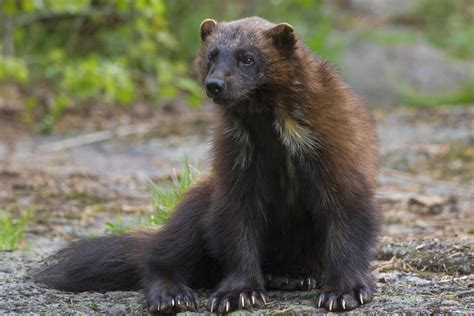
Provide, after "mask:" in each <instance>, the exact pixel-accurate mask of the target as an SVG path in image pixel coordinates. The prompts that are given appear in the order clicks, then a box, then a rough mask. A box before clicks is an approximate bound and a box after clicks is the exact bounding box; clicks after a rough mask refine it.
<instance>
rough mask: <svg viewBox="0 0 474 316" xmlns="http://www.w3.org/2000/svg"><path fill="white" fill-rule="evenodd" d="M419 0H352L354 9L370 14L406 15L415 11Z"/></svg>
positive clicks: (351, 6) (351, 4)
mask: <svg viewBox="0 0 474 316" xmlns="http://www.w3.org/2000/svg"><path fill="white" fill-rule="evenodd" d="M419 3H420V1H419V0H350V1H349V6H350V8H351V9H353V10H354V11H358V12H360V13H365V14H370V15H383V16H387V15H391V16H393V15H404V14H409V13H411V12H413V10H414V9H415V8H416V6H417V5H418V4H419Z"/></svg>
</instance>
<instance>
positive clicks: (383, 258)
mask: <svg viewBox="0 0 474 316" xmlns="http://www.w3.org/2000/svg"><path fill="white" fill-rule="evenodd" d="M472 109H473V108H472V107H466V108H455V109H453V108H449V109H443V108H440V109H429V110H426V109H421V110H410V109H404V110H397V111H386V110H383V111H376V112H375V114H376V117H377V120H378V122H379V134H380V138H381V147H382V152H383V161H384V168H383V170H382V174H381V179H380V180H381V184H382V186H381V189H380V193H379V202H380V207H381V208H382V210H383V212H384V215H385V228H384V231H383V234H382V235H383V236H382V238H381V244H380V246H379V248H378V249H377V252H376V256H375V260H374V262H373V267H374V275H375V277H376V280H377V282H378V285H379V290H378V294H377V296H376V298H375V300H374V302H372V303H371V304H368V305H366V306H364V307H362V308H360V309H357V310H356V311H355V312H354V313H360V312H377V313H380V312H390V313H394V312H398V313H409V314H415V313H420V314H433V313H464V314H473V313H474V274H473V271H474V267H473V262H474V256H473V246H472V245H473V244H474V243H473V241H474V238H473V236H474V235H473V232H474V214H473V213H474V212H472V205H474V194H473V193H474V190H473V183H474V182H473V165H472V163H473V162H472V161H473V160H472V144H473V135H472V119H473V111H472ZM193 115H194V114H192V113H191V116H193ZM199 117H201V119H202V117H206V119H202V120H207V117H208V116H207V114H205V115H202V116H199ZM0 119H1V117H0ZM3 123H5V122H3ZM201 123H202V122H201ZM201 123H199V124H196V125H194V126H195V128H194V129H192V130H190V131H188V132H185V133H184V134H177V133H171V136H167V137H165V138H156V136H157V134H158V136H159V134H160V127H159V128H158V129H154V130H153V131H152V133H151V134H150V133H147V134H146V135H145V136H146V137H142V136H143V135H141V136H140V137H121V138H120V137H119V138H115V137H114V138H112V139H109V140H107V141H104V142H100V143H94V144H90V145H85V146H81V147H77V148H73V149H70V150H69V149H66V150H62V151H59V152H50V153H48V155H43V153H41V152H39V151H38V148H37V146H36V145H35V144H38V143H40V144H53V143H55V142H56V141H58V140H60V139H59V137H58V136H56V138H54V139H52V138H37V136H35V138H34V139H32V138H31V137H30V136H28V135H26V136H25V135H24V136H23V138H20V139H15V138H14V136H15V135H16V133H14V131H15V127H12V126H11V125H8V124H7V123H5V124H3V125H2V122H1V121H0V133H1V134H2V135H7V133H3V132H4V130H2V128H9V129H10V131H13V133H10V135H13V136H12V138H9V139H7V140H5V141H0V162H3V163H2V165H1V166H0V184H1V185H0V206H1V207H2V208H4V209H6V210H8V211H11V212H13V213H16V212H20V211H22V210H24V209H25V208H27V207H30V206H31V207H33V208H34V209H35V221H34V223H33V224H32V225H31V227H30V228H29V229H28V231H27V234H26V245H27V246H28V247H27V248H29V250H27V251H20V250H16V251H13V252H0V314H25V313H33V314H48V315H49V314H106V315H120V314H146V310H145V309H144V301H143V297H142V295H141V294H140V293H138V292H108V293H96V292H86V293H80V294H73V293H65V292H59V291H55V290H51V289H47V288H44V287H42V286H41V285H39V284H34V283H33V282H32V281H31V279H30V278H29V272H30V271H31V270H32V269H33V268H34V267H37V266H38V264H39V261H40V260H41V258H44V257H45V256H47V255H48V254H51V253H52V252H53V251H54V250H56V249H58V248H59V247H61V246H63V245H65V244H66V243H67V242H68V241H69V240H72V239H76V238H78V237H84V236H88V235H91V234H102V233H103V232H104V228H105V225H104V222H106V221H114V219H115V216H116V211H117V210H121V213H122V223H124V224H127V223H132V224H133V223H135V222H136V219H137V218H138V217H139V215H140V214H142V213H143V212H147V211H150V210H151V198H150V193H149V184H148V178H151V179H153V180H155V181H164V180H166V179H167V177H169V175H170V173H171V172H170V171H171V170H172V167H176V166H179V164H180V160H181V159H182V153H183V152H195V155H193V159H196V160H199V161H201V166H202V169H205V168H206V166H207V163H206V159H205V149H206V148H207V147H206V146H207V137H208V135H209V129H208V128H207V126H208V124H207V123H206V124H201ZM186 124H187V125H189V122H187V123H186ZM203 125H204V127H203ZM158 126H162V125H158ZM157 130H158V133H156V132H157ZM18 134H20V133H18ZM70 137H71V135H67V136H64V138H70ZM12 143H13V144H14V145H13V146H12V145H11V144H12ZM163 152H173V154H170V155H168V156H164V158H162V155H161V153H163ZM2 153H3V156H2ZM40 154H41V156H40ZM144 154H145V155H146V156H147V157H149V158H150V161H151V162H150V161H144V160H143V158H142V156H143V155H144ZM159 158H161V159H159ZM38 159H39V160H38ZM94 159H98V160H99V161H110V168H104V169H103V170H101V169H100V168H94V167H97V166H94V164H93V163H91V161H94ZM32 161H37V162H38V163H37V164H33V163H32ZM124 162H128V164H129V165H130V166H133V167H130V168H129V169H126V170H124V169H123V168H122V166H124ZM135 163H136V164H135ZM155 168H156V169H158V172H156V173H154V172H151V173H150V170H154V169H155ZM206 297H207V293H202V292H200V293H199V298H200V311H202V312H203V311H204V306H205V299H206ZM313 297H314V293H311V292H270V299H271V301H270V302H269V304H268V305H267V306H266V307H265V309H261V310H258V311H250V312H248V313H251V312H252V313H258V314H298V313H302V314H313V313H324V310H323V309H316V308H315V306H314V302H312V299H313ZM246 313H247V312H246Z"/></svg>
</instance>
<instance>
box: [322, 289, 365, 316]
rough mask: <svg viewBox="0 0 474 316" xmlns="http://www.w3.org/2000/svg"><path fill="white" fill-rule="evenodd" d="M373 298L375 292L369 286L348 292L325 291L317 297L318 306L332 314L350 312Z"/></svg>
mask: <svg viewBox="0 0 474 316" xmlns="http://www.w3.org/2000/svg"><path fill="white" fill-rule="evenodd" d="M373 297H374V294H373V290H372V289H371V288H369V287H367V286H363V287H358V288H356V289H354V290H352V291H347V292H343V291H332V290H327V291H324V290H323V291H321V292H320V293H319V294H318V296H317V297H316V306H317V307H325V308H326V309H327V310H328V311H330V312H334V311H349V310H352V309H354V308H356V307H357V306H359V305H363V304H367V303H369V302H371V301H372V299H373Z"/></svg>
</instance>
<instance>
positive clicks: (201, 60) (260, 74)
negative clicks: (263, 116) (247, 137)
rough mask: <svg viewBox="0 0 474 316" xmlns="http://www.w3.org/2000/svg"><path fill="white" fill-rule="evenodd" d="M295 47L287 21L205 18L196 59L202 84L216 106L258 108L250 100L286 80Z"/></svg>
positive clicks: (253, 18)
mask: <svg viewBox="0 0 474 316" xmlns="http://www.w3.org/2000/svg"><path fill="white" fill-rule="evenodd" d="M295 47H296V38H295V35H294V33H293V28H292V27H291V26H290V25H289V24H286V23H282V24H273V23H271V22H268V21H266V20H264V19H261V18H258V17H251V18H246V19H242V20H237V21H232V22H222V23H217V22H216V21H214V20H211V19H207V20H204V21H203V22H202V23H201V49H200V52H199V55H198V58H197V60H196V64H197V67H198V73H199V77H200V78H199V79H200V82H201V83H202V84H203V86H204V88H205V90H206V93H207V95H208V96H209V97H210V98H212V99H213V101H214V102H215V103H217V104H220V105H223V106H226V107H229V108H232V107H237V106H240V107H252V106H253V107H256V106H258V105H257V104H256V102H248V101H252V100H258V99H259V98H260V97H261V96H262V93H264V91H266V90H267V91H268V90H269V89H270V86H272V89H273V90H275V86H278V85H279V84H285V82H288V79H289V78H288V74H287V72H289V71H291V69H288V68H291V67H289V65H288V63H290V60H291V59H292V57H293V55H294V51H295ZM285 65H286V66H285ZM285 78H286V80H285ZM248 110H250V111H255V110H259V109H248ZM260 110H261V109H260Z"/></svg>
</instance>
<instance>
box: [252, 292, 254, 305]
mask: <svg viewBox="0 0 474 316" xmlns="http://www.w3.org/2000/svg"><path fill="white" fill-rule="evenodd" d="M252 305H255V295H253V294H252Z"/></svg>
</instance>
